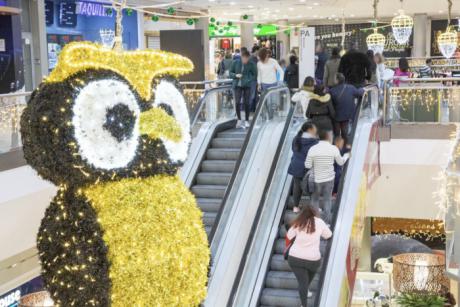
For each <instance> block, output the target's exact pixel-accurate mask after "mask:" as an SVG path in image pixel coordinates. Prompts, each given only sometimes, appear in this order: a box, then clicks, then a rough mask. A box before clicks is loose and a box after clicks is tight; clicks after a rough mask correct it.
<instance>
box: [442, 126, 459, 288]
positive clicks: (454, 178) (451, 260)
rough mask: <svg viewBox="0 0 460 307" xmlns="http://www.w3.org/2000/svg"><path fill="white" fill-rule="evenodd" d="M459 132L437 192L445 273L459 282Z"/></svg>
mask: <svg viewBox="0 0 460 307" xmlns="http://www.w3.org/2000/svg"><path fill="white" fill-rule="evenodd" d="M459 165H460V130H459V131H457V136H456V140H455V145H454V146H453V150H452V152H451V157H450V161H449V163H448V166H447V168H446V170H445V172H444V174H443V176H442V181H441V182H440V186H441V189H440V192H438V195H437V197H438V199H439V200H438V206H439V208H440V216H439V217H438V218H439V219H441V218H444V228H445V232H446V272H447V275H448V277H449V278H451V279H454V280H457V281H460V243H459V241H460V220H459V215H460V170H459Z"/></svg>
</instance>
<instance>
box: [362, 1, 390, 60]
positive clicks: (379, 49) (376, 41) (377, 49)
mask: <svg viewBox="0 0 460 307" xmlns="http://www.w3.org/2000/svg"><path fill="white" fill-rule="evenodd" d="M378 3H379V0H374V5H373V7H374V25H375V26H374V33H372V34H371V35H369V36H368V37H367V38H366V43H367V48H368V49H369V50H372V51H374V54H377V53H380V54H382V53H383V50H384V49H385V43H386V38H385V36H384V35H383V34H381V33H378V28H377V15H378V13H377V6H378Z"/></svg>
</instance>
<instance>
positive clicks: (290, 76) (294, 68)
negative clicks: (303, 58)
mask: <svg viewBox="0 0 460 307" xmlns="http://www.w3.org/2000/svg"><path fill="white" fill-rule="evenodd" d="M284 82H286V84H287V86H288V87H289V88H290V89H293V88H299V65H297V64H289V66H288V67H286V71H285V72H284Z"/></svg>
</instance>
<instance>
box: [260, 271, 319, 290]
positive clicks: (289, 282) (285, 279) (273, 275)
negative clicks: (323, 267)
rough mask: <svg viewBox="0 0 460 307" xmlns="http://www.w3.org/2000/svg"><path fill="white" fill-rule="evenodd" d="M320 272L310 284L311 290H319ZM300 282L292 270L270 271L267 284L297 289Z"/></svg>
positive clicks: (268, 286) (277, 287) (275, 287)
mask: <svg viewBox="0 0 460 307" xmlns="http://www.w3.org/2000/svg"><path fill="white" fill-rule="evenodd" d="M318 282H319V273H316V275H315V277H314V278H313V281H312V282H311V284H310V291H316V290H318ZM298 285H299V283H298V282H297V279H296V278H295V275H294V273H292V272H291V271H289V272H286V271H269V272H268V274H267V279H266V280H265V286H266V287H267V288H273V289H292V290H297V289H298Z"/></svg>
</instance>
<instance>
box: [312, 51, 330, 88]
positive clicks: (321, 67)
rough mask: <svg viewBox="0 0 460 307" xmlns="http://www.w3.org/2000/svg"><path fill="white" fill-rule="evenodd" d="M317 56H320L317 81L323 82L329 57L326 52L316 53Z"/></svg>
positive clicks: (316, 75)
mask: <svg viewBox="0 0 460 307" xmlns="http://www.w3.org/2000/svg"><path fill="white" fill-rule="evenodd" d="M315 55H316V56H318V64H317V65H316V69H315V79H316V80H321V81H322V80H323V77H324V66H325V65H326V62H327V59H328V56H327V53H326V52H324V51H323V52H320V53H316V54H315Z"/></svg>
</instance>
